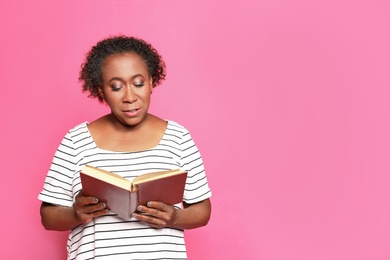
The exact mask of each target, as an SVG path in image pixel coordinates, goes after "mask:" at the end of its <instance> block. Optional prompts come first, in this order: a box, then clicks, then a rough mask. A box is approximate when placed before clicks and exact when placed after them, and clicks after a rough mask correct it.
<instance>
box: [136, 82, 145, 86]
mask: <svg viewBox="0 0 390 260" xmlns="http://www.w3.org/2000/svg"><path fill="white" fill-rule="evenodd" d="M144 85H145V84H144V83H143V82H135V83H134V86H136V87H143V86H144Z"/></svg>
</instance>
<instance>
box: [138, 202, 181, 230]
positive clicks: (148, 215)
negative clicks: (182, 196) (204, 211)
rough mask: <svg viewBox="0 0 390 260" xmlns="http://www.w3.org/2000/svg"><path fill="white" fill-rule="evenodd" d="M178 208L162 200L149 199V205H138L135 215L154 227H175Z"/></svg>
mask: <svg viewBox="0 0 390 260" xmlns="http://www.w3.org/2000/svg"><path fill="white" fill-rule="evenodd" d="M178 215H179V214H178V209H175V208H174V207H173V206H172V205H167V204H165V203H163V202H160V201H149V202H148V204H147V206H141V205H140V206H138V207H137V212H135V213H133V215H132V216H133V217H134V218H136V219H138V220H139V221H142V222H145V223H146V224H148V225H149V226H152V227H154V228H158V229H159V228H164V227H175V224H176V223H177V221H178V218H179V216H178Z"/></svg>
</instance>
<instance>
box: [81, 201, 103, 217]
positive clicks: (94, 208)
mask: <svg viewBox="0 0 390 260" xmlns="http://www.w3.org/2000/svg"><path fill="white" fill-rule="evenodd" d="M105 208H106V203H104V202H101V203H99V204H96V205H88V206H87V207H86V213H89V214H91V213H95V212H97V211H101V210H103V209H105Z"/></svg>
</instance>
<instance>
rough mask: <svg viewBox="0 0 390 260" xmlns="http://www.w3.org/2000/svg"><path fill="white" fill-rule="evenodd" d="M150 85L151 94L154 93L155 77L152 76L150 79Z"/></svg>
mask: <svg viewBox="0 0 390 260" xmlns="http://www.w3.org/2000/svg"><path fill="white" fill-rule="evenodd" d="M149 86H150V94H152V93H153V79H152V78H150V80H149Z"/></svg>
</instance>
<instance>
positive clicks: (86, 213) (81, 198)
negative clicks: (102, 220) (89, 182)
mask: <svg viewBox="0 0 390 260" xmlns="http://www.w3.org/2000/svg"><path fill="white" fill-rule="evenodd" d="M73 209H74V212H75V217H76V219H77V220H78V221H79V222H81V223H83V224H85V223H88V222H90V221H91V220H92V219H93V218H96V217H99V216H103V215H106V214H108V213H109V210H108V208H107V204H106V203H104V202H102V201H99V200H98V198H96V197H91V196H85V195H84V194H83V191H80V192H79V194H77V196H76V198H75V202H74V203H73Z"/></svg>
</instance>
